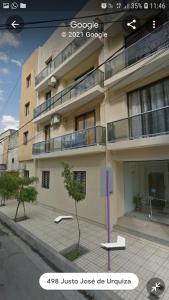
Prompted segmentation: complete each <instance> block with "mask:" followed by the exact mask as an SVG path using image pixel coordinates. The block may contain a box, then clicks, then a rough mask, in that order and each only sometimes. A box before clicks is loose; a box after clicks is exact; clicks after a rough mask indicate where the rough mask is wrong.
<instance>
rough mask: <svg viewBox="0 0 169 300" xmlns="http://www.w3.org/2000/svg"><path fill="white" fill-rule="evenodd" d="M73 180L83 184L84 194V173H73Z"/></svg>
mask: <svg viewBox="0 0 169 300" xmlns="http://www.w3.org/2000/svg"><path fill="white" fill-rule="evenodd" d="M73 173H74V179H75V180H77V181H78V182H80V183H81V184H83V186H84V193H85V194H86V171H74V172H73Z"/></svg>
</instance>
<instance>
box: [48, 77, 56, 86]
mask: <svg viewBox="0 0 169 300" xmlns="http://www.w3.org/2000/svg"><path fill="white" fill-rule="evenodd" d="M57 84H58V80H57V79H56V77H55V76H52V77H51V78H50V79H49V81H48V86H50V87H53V88H55V87H56V85H57Z"/></svg>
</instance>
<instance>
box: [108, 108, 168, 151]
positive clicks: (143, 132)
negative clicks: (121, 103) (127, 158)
mask: <svg viewBox="0 0 169 300" xmlns="http://www.w3.org/2000/svg"><path fill="white" fill-rule="evenodd" d="M168 134H169V106H167V107H163V108H160V109H156V110H153V111H148V112H144V113H141V114H138V115H135V116H131V117H128V118H125V119H121V120H118V121H114V122H111V123H108V124H107V139H108V143H109V147H108V149H114V150H115V149H124V148H136V147H146V146H147V147H150V146H160V145H168V144H169V137H168ZM110 143H111V145H110Z"/></svg>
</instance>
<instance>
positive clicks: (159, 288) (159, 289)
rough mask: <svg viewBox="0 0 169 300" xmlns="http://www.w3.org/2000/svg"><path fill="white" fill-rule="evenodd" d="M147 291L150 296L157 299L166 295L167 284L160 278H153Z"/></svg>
mask: <svg viewBox="0 0 169 300" xmlns="http://www.w3.org/2000/svg"><path fill="white" fill-rule="evenodd" d="M146 287H147V291H148V293H149V294H150V295H153V296H156V297H157V298H158V297H159V296H160V295H162V294H163V293H164V290H165V283H164V281H163V280H162V279H160V278H157V277H156V278H152V279H150V280H149V281H148V282H147V285H146Z"/></svg>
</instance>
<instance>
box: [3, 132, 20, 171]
mask: <svg viewBox="0 0 169 300" xmlns="http://www.w3.org/2000/svg"><path fill="white" fill-rule="evenodd" d="M4 171H18V130H15V129H8V130H6V131H4V132H2V133H1V134H0V172H4Z"/></svg>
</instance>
